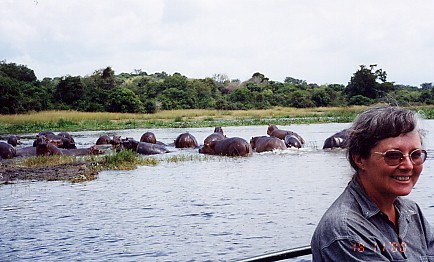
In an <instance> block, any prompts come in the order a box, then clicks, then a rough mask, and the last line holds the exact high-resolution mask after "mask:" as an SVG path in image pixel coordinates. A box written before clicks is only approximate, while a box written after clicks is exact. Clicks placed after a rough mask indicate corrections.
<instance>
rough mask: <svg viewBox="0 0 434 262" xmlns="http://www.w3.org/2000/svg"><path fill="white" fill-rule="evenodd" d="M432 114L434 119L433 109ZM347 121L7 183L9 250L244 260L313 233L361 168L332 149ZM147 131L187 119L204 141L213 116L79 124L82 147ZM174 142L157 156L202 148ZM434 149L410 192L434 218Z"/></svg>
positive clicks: (1, 217)
mask: <svg viewBox="0 0 434 262" xmlns="http://www.w3.org/2000/svg"><path fill="white" fill-rule="evenodd" d="M424 125H425V129H427V130H428V131H429V130H433V127H434V121H431V120H428V121H424ZM348 126H349V124H310V125H291V126H279V127H280V128H281V129H287V130H292V131H295V132H297V133H299V134H300V135H301V136H303V137H304V139H305V140H306V146H305V147H304V148H301V149H287V150H284V151H277V152H266V153H260V154H258V153H254V155H253V156H252V157H246V158H231V157H222V156H210V157H207V158H205V159H203V158H195V157H193V158H192V159H193V160H188V161H179V162H169V161H162V162H160V164H158V165H157V166H140V167H138V168H137V169H135V170H130V171H103V172H101V173H100V175H99V177H98V179H96V180H94V181H89V182H84V183H75V184H72V183H69V182H31V181H19V182H17V183H16V184H12V185H3V186H0V199H1V202H0V221H1V227H0V260H1V261H65V260H69V261H71V260H73V261H90V260H92V261H236V260H240V259H244V258H249V257H252V256H257V255H262V254H264V253H270V252H276V251H280V250H285V249H289V248H294V247H300V246H305V245H309V243H310V238H311V235H312V233H313V231H314V229H315V226H316V224H317V223H318V221H319V219H320V218H321V215H322V214H323V213H324V212H325V210H326V209H327V207H328V206H329V205H330V204H331V203H332V201H333V200H334V199H335V198H336V197H337V196H338V195H339V194H340V193H341V192H342V191H343V189H344V188H345V186H346V184H347V183H348V181H349V180H350V177H351V175H352V170H351V169H350V167H349V164H348V163H347V160H346V157H345V153H344V151H342V150H333V151H324V150H322V145H323V142H324V140H325V139H326V138H327V137H328V136H330V135H332V134H333V133H335V132H337V131H340V130H341V129H343V128H347V127H348ZM266 130H267V127H266V126H246V127H226V128H224V131H225V133H226V135H227V136H228V137H233V136H238V137H243V138H245V139H246V140H249V139H250V138H251V137H252V136H258V135H266ZM146 131H152V132H154V133H155V134H156V136H157V140H159V141H161V142H164V143H171V142H173V140H174V139H175V138H176V137H177V135H178V134H180V133H182V132H187V131H188V132H190V133H191V134H193V135H194V136H195V137H196V138H197V140H198V142H199V143H200V144H202V143H203V139H204V138H205V137H206V136H207V135H209V134H211V133H212V131H213V128H190V129H146V130H144V129H137V130H117V131H106V132H104V131H98V132H72V133H71V134H72V135H73V137H74V138H75V140H76V143H77V145H78V146H79V147H87V146H89V145H91V144H93V143H95V141H96V139H97V138H98V137H99V136H100V135H102V134H109V135H115V134H116V135H121V136H122V137H134V138H136V139H140V136H141V134H143V133H144V132H146ZM430 137H432V134H430V133H429V132H428V135H427V137H426V139H425V144H426V148H427V149H428V154H434V144H433V141H432V139H430ZM430 140H431V141H430ZM26 143H27V144H29V143H31V141H30V140H29V141H26ZM170 149H172V150H173V152H171V153H168V154H165V155H159V156H157V157H161V158H163V159H164V158H169V157H171V156H173V155H187V156H191V155H197V154H198V152H197V150H193V149H175V148H170ZM433 159H434V158H432V157H431V156H429V158H428V160H427V161H426V162H425V164H424V170H423V172H422V175H421V177H420V179H419V182H418V184H417V186H416V187H415V189H414V190H413V191H412V193H411V194H410V196H409V198H411V199H413V200H415V201H417V202H418V203H419V204H420V206H421V208H422V210H423V211H424V213H425V215H426V216H427V218H428V220H429V221H430V222H431V223H432V224H433V225H434V190H433V189H432V185H433V184H434V175H433V168H434V161H433ZM310 259H311V258H310V256H304V257H300V258H297V259H295V260H296V261H310Z"/></svg>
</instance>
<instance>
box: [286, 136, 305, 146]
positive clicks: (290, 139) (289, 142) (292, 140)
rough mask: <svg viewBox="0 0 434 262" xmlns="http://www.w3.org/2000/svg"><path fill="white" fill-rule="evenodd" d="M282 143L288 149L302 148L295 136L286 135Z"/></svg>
mask: <svg viewBox="0 0 434 262" xmlns="http://www.w3.org/2000/svg"><path fill="white" fill-rule="evenodd" d="M283 141H285V145H286V147H288V148H290V147H296V148H301V146H302V143H301V141H300V140H299V139H298V137H297V136H295V135H286V136H285V138H284V139H283Z"/></svg>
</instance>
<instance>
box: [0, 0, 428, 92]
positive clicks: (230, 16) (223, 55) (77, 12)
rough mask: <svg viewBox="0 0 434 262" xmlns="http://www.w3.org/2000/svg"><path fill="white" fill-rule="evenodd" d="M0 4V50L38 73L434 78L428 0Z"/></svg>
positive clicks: (321, 80) (42, 0)
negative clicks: (364, 69) (369, 71)
mask: <svg viewBox="0 0 434 262" xmlns="http://www.w3.org/2000/svg"><path fill="white" fill-rule="evenodd" d="M0 10H1V11H0V59H6V60H7V61H8V62H15V63H18V64H25V65H27V66H28V67H29V68H31V69H33V70H34V71H35V73H36V74H37V76H38V77H39V78H43V77H45V76H49V77H53V76H62V75H66V74H69V75H82V76H83V75H87V74H91V73H93V72H94V71H95V70H98V69H100V68H104V67H106V66H111V67H112V68H113V69H114V70H115V71H116V72H117V73H120V72H132V71H133V70H134V69H142V70H143V71H146V72H148V73H154V72H161V71H165V72H167V73H169V74H172V73H174V72H180V73H182V74H184V75H186V76H188V77H195V78H203V77H207V76H212V75H213V74H216V73H225V74H227V75H229V77H231V78H239V79H241V80H246V79H247V78H249V77H250V76H251V75H252V74H253V73H255V72H261V73H263V74H265V75H266V76H267V77H269V78H270V79H272V80H275V81H283V80H284V79H285V77H287V76H291V77H295V78H299V79H304V80H307V81H308V82H311V83H318V84H325V83H343V84H346V83H347V82H348V81H349V80H350V78H351V76H352V74H353V73H354V72H355V71H356V70H357V69H358V68H359V65H361V64H366V65H369V64H374V63H375V64H378V67H379V68H382V69H383V70H385V71H386V72H387V73H388V80H389V81H394V82H396V83H401V84H410V85H416V86H418V85H419V84H421V83H423V82H434V79H433V78H434V77H433V74H432V72H433V71H434V61H433V59H432V58H431V57H432V56H433V54H434V35H433V34H432V32H433V29H434V16H433V15H432V14H433V13H434V12H433V11H434V2H432V1H429V0H416V1H413V2H411V3H409V2H408V1H405V0H395V1H374V0H367V1H354V0H337V1H321V0H304V1H299V0H273V1H262V0H261V1H259V0H254V1H248V0H207V1H203V0H166V1H163V0H153V1H151V0H146V1H143V0H127V1H115V0H106V1H102V0H93V1H84V0H69V1H57V0H38V1H37V4H36V1H32V0H21V1H18V0H17V1H12V0H9V1H5V0H4V1H1V2H0Z"/></svg>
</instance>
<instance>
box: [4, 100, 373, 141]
mask: <svg viewBox="0 0 434 262" xmlns="http://www.w3.org/2000/svg"><path fill="white" fill-rule="evenodd" d="M363 109H365V107H361V106H356V107H327V108H307V109H300V108H289V107H274V108H272V109H264V110H231V111H229V110H205V109H202V110H198V109H192V110H171V111H159V112H157V113H155V114H128V113H125V114H122V113H107V112H104V113H103V112H93V113H91V112H77V111H42V112H33V113H29V114H21V115H0V136H1V135H3V136H5V135H8V134H27V133H38V132H40V131H43V130H52V131H55V132H60V131H85V130H95V131H97V130H119V129H135V128H185V127H215V126H222V127H224V126H249V125H266V124H269V123H273V124H276V125H290V124H303V123H331V122H340V123H342V122H351V121H352V120H353V119H354V117H355V116H356V115H357V113H358V112H360V111H362V110H363Z"/></svg>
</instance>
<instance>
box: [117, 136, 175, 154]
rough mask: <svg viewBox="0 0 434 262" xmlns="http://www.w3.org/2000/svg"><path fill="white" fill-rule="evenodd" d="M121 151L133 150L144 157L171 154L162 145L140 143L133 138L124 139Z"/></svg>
mask: <svg viewBox="0 0 434 262" xmlns="http://www.w3.org/2000/svg"><path fill="white" fill-rule="evenodd" d="M121 149H129V150H133V151H134V152H137V153H139V154H144V155H154V154H164V153H169V152H170V151H169V150H167V149H166V147H164V146H162V145H158V144H151V143H147V142H139V141H136V140H134V139H133V138H126V139H122V142H121Z"/></svg>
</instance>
